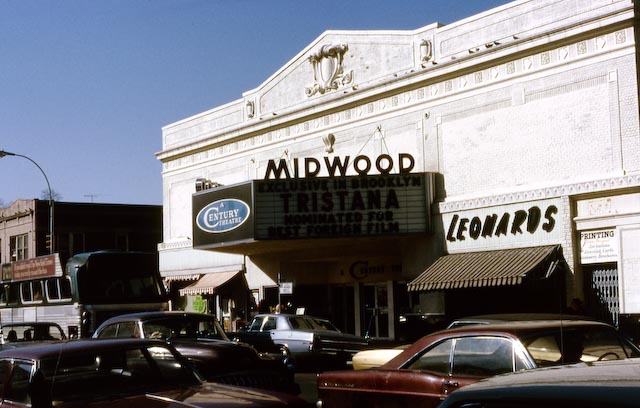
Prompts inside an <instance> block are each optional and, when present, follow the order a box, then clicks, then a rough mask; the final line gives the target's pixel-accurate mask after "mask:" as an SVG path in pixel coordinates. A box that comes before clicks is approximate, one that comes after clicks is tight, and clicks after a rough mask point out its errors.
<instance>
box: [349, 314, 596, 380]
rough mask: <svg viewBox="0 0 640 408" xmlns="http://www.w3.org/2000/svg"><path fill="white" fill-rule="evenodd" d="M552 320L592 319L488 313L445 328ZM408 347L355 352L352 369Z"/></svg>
mask: <svg viewBox="0 0 640 408" xmlns="http://www.w3.org/2000/svg"><path fill="white" fill-rule="evenodd" d="M553 320H593V319H591V318H589V317H586V316H576V315H566V314H554V313H513V314H488V315H478V316H468V317H462V318H459V319H456V320H453V321H452V322H451V323H449V325H448V326H447V329H454V328H458V327H463V326H472V325H487V324H492V323H503V322H504V323H506V322H517V321H553ZM407 347H409V345H408V344H406V345H401V346H397V347H395V348H389V349H373V350H365V351H360V352H358V353H356V354H355V355H354V356H353V369H354V370H365V369H367V368H375V367H380V366H381V365H383V364H385V363H387V362H388V361H390V360H391V359H392V358H394V357H395V356H397V355H398V354H400V353H401V352H402V350H404V349H406V348H407Z"/></svg>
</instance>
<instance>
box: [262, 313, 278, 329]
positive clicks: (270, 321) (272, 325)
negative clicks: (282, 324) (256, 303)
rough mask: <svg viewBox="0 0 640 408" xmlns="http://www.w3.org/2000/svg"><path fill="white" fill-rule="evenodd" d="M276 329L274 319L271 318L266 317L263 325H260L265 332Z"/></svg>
mask: <svg viewBox="0 0 640 408" xmlns="http://www.w3.org/2000/svg"><path fill="white" fill-rule="evenodd" d="M275 329H276V318H275V317H272V316H268V317H267V318H266V319H264V324H263V325H262V331H267V330H275Z"/></svg>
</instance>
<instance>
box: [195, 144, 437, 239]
mask: <svg viewBox="0 0 640 408" xmlns="http://www.w3.org/2000/svg"><path fill="white" fill-rule="evenodd" d="M414 163H415V162H414V159H413V157H412V156H411V155H409V154H404V153H403V154H400V155H398V156H397V157H396V158H395V160H394V158H391V156H389V155H381V156H379V157H377V158H369V157H366V156H356V157H355V158H354V159H353V160H351V158H350V157H349V156H345V157H333V158H331V159H329V158H327V157H325V158H323V159H322V160H318V159H314V158H306V159H302V160H300V161H298V160H297V159H293V160H292V161H291V162H287V161H284V160H281V161H278V162H276V161H270V162H269V164H268V166H267V170H266V172H265V178H264V179H262V180H253V181H251V182H247V183H243V184H241V185H236V186H232V187H229V188H225V187H222V188H216V189H212V190H208V191H204V192H201V193H196V194H195V195H194V206H193V211H194V246H196V247H201V246H215V244H216V243H217V244H221V245H229V244H230V243H231V241H239V240H243V241H244V242H246V241H247V240H287V239H311V238H339V237H365V236H378V235H397V234H409V233H424V232H427V231H428V230H429V218H428V211H427V210H428V208H429V203H428V199H429V195H430V191H431V175H430V174H428V173H411V170H412V169H413V167H414ZM393 169H397V172H396V173H392V171H393ZM372 172H375V173H376V174H370V173H372ZM354 173H355V174H354ZM347 174H350V175H347ZM302 176H304V177H302ZM240 202H243V203H245V204H246V205H247V208H246V210H243V211H239V212H238V211H234V210H237V209H238V208H240V209H244V206H243V205H242V204H241V203H240ZM220 204H224V205H226V206H227V207H226V208H222V207H221V206H220ZM230 204H233V205H234V208H233V209H232V208H231V207H230ZM236 212H237V214H236ZM240 213H242V214H246V217H241V218H239V217H238V215H239V214H240ZM224 217H227V218H230V219H231V220H234V222H235V224H234V225H238V228H237V229H235V228H234V229H233V230H232V229H230V228H228V229H226V230H225V231H221V230H220V229H218V228H212V225H214V224H215V222H217V221H218V220H222V219H223V218H224ZM223 222H226V221H224V220H223ZM243 230H244V231H246V232H247V233H248V234H249V235H250V236H248V235H246V234H241V233H240V231H243ZM239 233H240V235H238V234H239ZM200 242H201V243H202V244H203V245H200V244H199V243H200Z"/></svg>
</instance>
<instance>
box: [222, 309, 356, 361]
mask: <svg viewBox="0 0 640 408" xmlns="http://www.w3.org/2000/svg"><path fill="white" fill-rule="evenodd" d="M234 337H235V338H236V339H238V340H239V341H242V342H245V343H249V344H251V345H253V346H254V347H255V348H256V349H258V350H259V351H262V352H267V353H279V352H281V353H284V354H285V355H286V356H287V357H288V362H289V364H290V365H292V366H293V367H295V369H297V370H308V369H311V370H318V371H320V370H324V369H331V368H345V367H346V366H347V365H348V364H350V362H351V358H352V356H353V354H355V353H356V352H358V351H360V350H363V349H364V348H366V346H367V341H366V340H365V339H363V338H362V337H358V336H354V335H352V334H346V333H342V332H340V331H339V330H338V329H336V328H335V326H333V324H331V323H330V322H329V321H326V320H323V319H318V318H315V317H312V316H306V315H293V314H259V315H256V316H255V317H254V318H253V321H252V322H251V324H250V325H248V326H247V328H246V330H245V331H240V332H237V333H235V334H234Z"/></svg>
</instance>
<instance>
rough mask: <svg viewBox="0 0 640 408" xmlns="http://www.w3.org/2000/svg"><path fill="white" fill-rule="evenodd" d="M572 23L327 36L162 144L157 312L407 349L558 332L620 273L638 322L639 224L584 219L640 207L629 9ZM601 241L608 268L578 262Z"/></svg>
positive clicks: (542, 15) (168, 133)
mask: <svg viewBox="0 0 640 408" xmlns="http://www.w3.org/2000/svg"><path fill="white" fill-rule="evenodd" d="M579 3H580V4H575V7H566V5H565V2H551V1H550V2H544V4H545V6H544V7H540V6H539V5H540V2H539V0H524V1H516V2H513V3H509V4H506V5H504V6H501V7H499V8H496V9H494V10H491V11H490V12H485V13H481V14H479V15H476V16H472V17H469V18H467V19H464V20H461V21H458V22H454V23H451V24H448V25H444V26H443V25H440V24H437V23H434V24H431V25H427V26H425V27H421V28H418V29H416V30H410V31H328V32H326V33H323V34H322V35H320V36H319V37H318V38H317V39H316V40H314V41H313V42H312V43H310V44H309V45H308V46H307V47H305V48H304V49H303V50H301V51H300V53H299V54H298V55H296V56H295V57H293V58H292V59H291V60H290V61H288V62H287V63H286V64H284V65H283V66H282V68H281V69H279V70H278V71H277V72H275V73H273V75H271V76H270V77H269V78H267V79H266V80H265V81H264V82H263V83H262V84H260V85H259V86H258V87H256V88H254V89H251V90H248V91H247V92H244V93H243V94H242V96H241V97H240V98H239V99H237V100H235V101H231V102H229V103H227V104H225V105H222V106H218V107H215V108H213V109H211V110H209V111H206V112H202V113H199V114H196V115H194V116H192V117H188V118H185V119H182V120H180V121H178V122H176V123H172V124H169V125H167V126H165V127H164V128H163V129H162V133H163V134H162V138H163V145H162V151H161V152H159V153H158V154H157V157H158V159H159V160H160V161H161V162H162V166H163V168H162V177H163V203H164V222H163V227H164V230H163V239H164V241H163V242H162V243H161V244H160V245H159V254H160V267H161V274H162V275H163V277H165V279H166V280H167V283H168V284H169V285H170V286H171V293H173V294H174V295H175V296H176V299H175V302H174V304H175V305H179V306H178V308H183V307H185V308H187V309H193V310H206V311H209V312H211V313H216V314H218V315H219V316H220V317H224V316H226V315H228V316H229V319H230V320H231V321H234V320H236V318H235V317H233V313H232V310H235V311H236V314H238V313H237V312H238V310H239V309H243V306H239V305H243V304H246V305H247V307H246V309H243V310H242V311H241V313H240V314H242V315H245V314H246V315H249V314H251V313H254V312H257V311H264V312H266V311H275V310H276V307H277V306H278V305H280V306H279V307H278V309H279V310H283V309H285V310H288V311H292V312H296V311H300V312H303V311H304V312H305V313H308V314H314V315H318V316H319V317H324V318H328V319H330V320H332V321H333V322H334V323H335V324H336V325H337V326H338V327H339V328H341V329H343V330H344V331H347V332H351V333H357V334H362V335H369V336H371V337H376V338H388V339H405V338H408V337H404V333H403V332H406V331H407V330H405V329H404V328H406V327H409V326H411V324H410V322H412V321H413V322H415V321H418V322H420V323H424V322H426V325H428V326H429V327H428V328H424V327H423V328H421V329H416V330H413V331H414V332H415V333H422V332H424V330H427V329H432V328H435V327H436V326H438V325H439V324H441V323H442V322H443V321H444V320H445V319H448V318H451V317H455V316H458V315H462V314H477V313H484V312H518V311H549V312H559V311H564V310H566V309H567V308H568V307H569V306H570V305H571V304H572V303H574V299H576V304H578V303H580V302H583V303H588V302H587V301H588V294H587V293H586V292H585V282H586V281H589V279H591V281H594V280H593V279H592V278H588V279H587V275H588V274H591V275H597V276H600V275H603V276H605V277H607V279H609V278H608V277H609V276H613V275H615V274H614V273H613V272H612V271H613V270H614V269H615V271H617V275H618V278H619V282H621V283H619V285H620V287H619V291H620V293H621V296H620V307H621V312H622V309H624V310H625V312H624V313H636V312H635V306H634V305H635V300H634V299H635V297H634V296H635V295H634V294H635V293H637V292H640V283H638V282H637V281H636V280H634V278H633V277H634V276H635V275H637V273H635V271H636V269H634V268H635V266H634V265H635V263H634V262H635V259H637V257H638V255H637V254H639V253H640V249H638V248H637V247H636V246H634V245H635V244H634V242H638V240H637V239H635V237H636V235H637V233H638V232H637V230H636V229H634V228H635V227H634V226H633V225H635V224H637V221H634V223H635V224H627V222H628V220H629V219H630V218H629V217H631V216H629V217H622V216H621V215H620V212H618V213H613V212H612V213H611V214H609V215H607V216H606V217H605V218H603V219H602V220H600V219H596V218H593V216H589V215H585V214H586V213H585V210H584V209H583V208H591V207H594V206H595V207H598V205H595V204H593V205H592V204H587V203H588V202H591V201H590V200H596V201H597V200H602V199H603V198H604V199H606V198H607V197H608V198H610V199H611V200H612V201H611V202H612V203H615V205H616V206H618V205H620V206H623V207H624V208H626V207H625V206H626V205H627V204H622V203H623V202H625V203H626V202H627V201H633V202H635V201H634V200H635V198H628V197H635V196H634V194H637V193H638V188H640V123H639V122H640V121H639V115H638V111H639V109H638V86H637V78H638V75H637V69H636V53H637V51H636V44H635V42H634V39H635V27H634V10H633V3H632V2H631V1H629V0H615V1H611V2H602V1H599V0H585V1H583V2H579ZM629 194H630V195H629ZM623 197H624V198H623ZM596 201H594V203H595V202H596ZM618 202H620V203H619V204H618ZM598 208H599V207H598ZM612 208H613V204H612ZM616 208H617V207H616ZM634 211H635V212H637V208H636V209H634V210H633V211H632V212H634ZM584 217H587V218H584ZM589 217H592V218H593V219H590V218H589ZM612 231H613V234H614V238H613V239H614V240H615V241H612V242H614V243H613V244H612V243H611V242H610V243H608V244H602V245H609V246H610V247H613V246H615V245H617V251H618V252H617V255H616V260H615V261H613V255H612V254H609V255H606V256H605V255H593V254H591V255H586V254H583V253H581V252H580V251H581V248H582V245H583V244H584V245H586V247H587V248H589V247H591V248H595V247H596V246H599V245H601V244H591V243H589V242H594V241H593V240H595V239H601V238H602V239H605V238H606V237H609V239H611V237H610V235H611V232H612ZM583 232H584V233H586V234H587V235H584V236H582V235H581V234H582V233H583ZM585 260H586V261H585ZM456 265H457V266H456ZM589 268H591V269H594V268H595V269H594V271H592V272H589ZM598 271H601V272H598ZM234 273H236V274H234ZM216 274H221V275H219V276H217V277H216V278H213V277H211V278H209V277H208V275H216ZM591 275H589V276H591ZM227 276H234V278H233V279H237V280H236V281H235V282H240V283H239V284H238V285H237V286H234V285H233V284H231V283H230V282H232V281H231V280H228V279H225V278H226V277H227ZM194 277H195V278H194ZM189 279H191V280H189ZM209 279H211V280H212V281H214V284H211V282H208V280H209ZM199 282H201V284H199ZM191 285H195V286H191ZM612 285H613V284H612ZM227 286H228V287H235V288H236V289H237V290H239V291H241V292H242V293H241V294H234V295H233V296H232V295H231V294H229V293H228V291H227V289H225V287H227ZM610 286H611V285H610ZM613 286H615V285H613ZM238 288H239V289H238ZM181 294H182V295H183V296H181ZM225 299H226V300H225ZM242 299H246V303H243V302H244V301H243V300H242ZM612 307H614V306H612ZM214 309H215V310H214Z"/></svg>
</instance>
